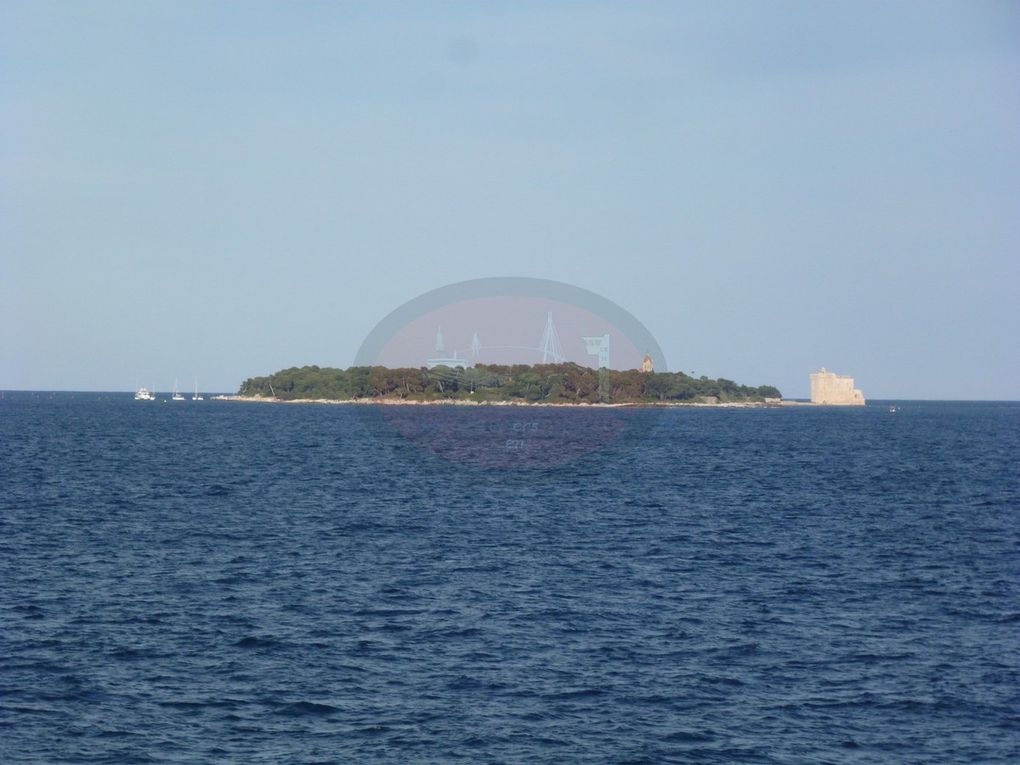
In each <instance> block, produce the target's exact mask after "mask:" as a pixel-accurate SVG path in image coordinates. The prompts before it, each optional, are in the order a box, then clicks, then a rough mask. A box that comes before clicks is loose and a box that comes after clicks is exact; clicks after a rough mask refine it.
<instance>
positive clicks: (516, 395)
mask: <svg viewBox="0 0 1020 765" xmlns="http://www.w3.org/2000/svg"><path fill="white" fill-rule="evenodd" d="M239 393H240V395H242V396H265V397H273V396H274V395H275V397H276V398H279V399H283V400H293V399H332V400H346V399H361V398H387V399H408V400H413V401H430V400H439V399H466V400H472V401H523V402H543V403H595V402H599V401H602V402H607V403H642V404H647V403H656V402H662V403H669V402H672V403H676V402H689V403H696V402H700V401H705V400H712V399H713V398H714V399H717V400H718V401H720V402H724V403H725V402H735V401H762V400H763V399H765V398H779V395H780V394H779V391H778V390H777V389H776V388H775V387H773V386H771V385H762V386H759V387H757V388H754V387H750V386H747V385H737V384H736V383H735V382H733V381H732V380H726V379H723V378H720V379H718V380H711V379H709V378H707V377H699V378H694V377H690V376H688V375H685V374H684V373H683V372H650V373H647V374H646V373H642V372H639V371H637V370H636V369H631V370H626V371H617V370H612V369H603V370H595V369H591V368H589V367H582V366H580V365H578V364H537V365H535V366H527V365H524V364H517V365H514V366H498V365H478V366H475V367H473V368H471V369H451V368H449V367H437V368H435V369H425V368H421V369H413V368H402V369H389V368H387V367H351V368H350V369H333V368H329V367H316V366H310V367H301V368H298V367H291V368H290V369H284V370H282V371H280V372H277V373H275V374H272V375H269V376H268V377H253V378H250V379H248V380H245V381H244V382H243V383H242V384H241V389H240V391H239ZM709 397H711V398H709Z"/></svg>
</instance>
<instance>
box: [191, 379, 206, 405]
mask: <svg viewBox="0 0 1020 765" xmlns="http://www.w3.org/2000/svg"><path fill="white" fill-rule="evenodd" d="M191 400H192V401H205V399H204V398H202V397H201V396H200V395H198V378H197V377H196V378H195V395H194V396H192V397H191Z"/></svg>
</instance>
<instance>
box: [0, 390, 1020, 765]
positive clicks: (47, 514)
mask: <svg viewBox="0 0 1020 765" xmlns="http://www.w3.org/2000/svg"><path fill="white" fill-rule="evenodd" d="M434 409H435V408H434V407H427V408H424V410H426V411H429V410H434ZM421 411H422V410H415V411H414V412H411V413H409V414H408V415H407V416H409V417H426V416H428V417H432V416H433V415H423V414H421ZM363 415H364V411H363V410H359V411H355V409H354V408H351V407H331V406H315V405H287V406H284V405H279V406H274V405H249V404H241V403H228V402H214V401H206V402H204V403H202V404H198V403H191V402H188V403H184V404H163V403H143V402H139V403H136V402H134V401H131V400H130V397H116V396H106V397H101V396H99V395H97V394H77V395H76V396H74V397H72V396H70V395H68V394H62V395H56V396H53V397H50V396H49V395H48V394H47V395H35V396H31V395H28V394H10V393H8V394H6V397H5V398H4V400H2V401H0V471H2V473H0V480H2V484H0V485H2V504H0V761H3V762H5V763H10V762H47V763H50V762H75V763H79V762H110V763H128V762H219V761H222V762H244V763H260V762H359V763H366V762H367V763H370V762H452V761H461V762H471V763H475V762H585V763H587V762H613V763H623V762H632V763H639V762H644V763H661V762H709V763H711V762H739V763H754V762H784V763H808V762H810V763H817V762H833V763H835V762H839V763H842V762H852V763H853V762H1007V761H1012V762H1015V761H1017V758H1018V757H1020V570H1018V563H1020V517H1018V514H1020V475H1018V470H1020V468H1018V464H1020V404H958V403H911V402H905V403H902V404H901V407H900V411H898V412H896V413H895V414H892V413H890V412H889V411H888V408H887V407H886V406H869V407H867V408H865V409H863V410H861V409H856V410H846V409H844V410H839V409H833V410H821V409H797V410H753V411H752V410H744V411H724V410H698V411H690V410H685V411H670V412H667V413H665V414H663V415H661V417H660V418H658V419H657V421H656V417H657V416H656V415H655V413H651V412H647V411H639V412H629V413H618V412H607V411H573V410H553V411H543V412H541V417H542V418H543V419H542V420H541V421H542V427H543V429H548V428H555V429H558V432H559V433H560V434H563V433H574V434H579V435H578V438H579V439H580V440H585V436H584V434H585V433H587V432H588V431H589V430H591V429H594V430H600V429H602V430H604V427H603V426H604V424H605V421H604V420H602V421H600V420H598V418H600V417H601V418H605V417H617V418H619V417H630V418H639V419H638V420H634V419H631V420H630V422H631V423H633V422H638V421H641V422H643V421H642V420H640V418H648V425H649V427H648V428H645V429H643V430H642V429H640V428H639V429H637V430H634V429H631V431H628V432H631V433H632V435H633V433H638V434H641V437H635V438H632V439H631V440H630V441H629V442H627V443H623V441H626V440H627V439H626V438H624V439H622V440H618V442H616V443H615V444H610V445H609V446H606V447H604V448H602V447H600V448H599V449H597V450H595V451H594V452H589V453H582V454H580V455H579V456H578V455H576V454H573V453H572V456H571V458H570V459H569V460H566V461H564V460H557V459H553V458H552V457H553V455H549V456H550V459H549V466H548V467H545V468H542V467H540V466H536V465H535V464H531V465H529V467H528V468H527V469H521V468H518V467H515V466H514V465H513V464H512V463H507V462H506V461H502V462H501V461H500V460H496V461H495V462H494V463H493V465H492V466H489V467H483V468H479V467H472V466H470V465H465V464H463V462H462V461H461V460H459V459H458V458H457V455H456V453H455V450H454V453H453V459H446V458H445V457H444V455H443V454H442V451H443V449H442V448H440V449H436V450H431V449H422V448H420V444H419V443H416V442H415V441H414V440H413V439H408V438H407V437H405V436H402V435H401V434H400V432H399V431H400V429H399V428H397V429H394V427H393V426H392V423H389V422H386V421H383V420H379V421H376V420H374V419H373V418H372V417H368V418H366V417H364V416H363ZM439 416H444V415H439ZM451 416H453V415H451ZM456 416H458V417H478V418H481V419H482V420H484V419H485V418H486V417H488V416H490V415H487V414H486V413H485V412H484V411H482V410H470V411H460V412H457V413H456ZM528 416H529V417H530V415H528ZM536 416H537V415H536ZM653 426H654V427H653ZM617 447H620V448H617ZM624 447H625V448H624ZM443 448H447V447H443ZM449 448H451V449H452V448H453V447H449Z"/></svg>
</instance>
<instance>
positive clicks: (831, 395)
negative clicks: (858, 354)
mask: <svg viewBox="0 0 1020 765" xmlns="http://www.w3.org/2000/svg"><path fill="white" fill-rule="evenodd" d="M811 403H812V404H827V405H841V406H847V405H849V406H864V394H863V393H862V392H861V391H860V389H858V388H855V387H854V378H852V377H847V376H846V375H838V374H836V373H835V372H829V371H828V370H826V369H825V367H822V368H821V369H820V370H819V371H817V372H814V373H812V375H811Z"/></svg>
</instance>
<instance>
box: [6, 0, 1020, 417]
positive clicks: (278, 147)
mask: <svg viewBox="0 0 1020 765" xmlns="http://www.w3.org/2000/svg"><path fill="white" fill-rule="evenodd" d="M0 108H2V112H0V178H2V182H0V327H2V332H0V388H6V389H11V388H29V389H89V390H127V389H129V388H131V387H132V386H133V385H135V384H136V382H138V383H141V384H144V385H151V384H153V383H155V384H156V386H157V387H158V388H159V389H160V390H166V389H168V388H169V386H170V385H171V384H172V382H173V379H174V377H175V376H177V377H180V378H181V381H182V384H183V385H184V386H186V387H190V385H191V384H192V382H191V381H192V378H193V377H195V376H197V377H198V378H199V380H200V381H201V385H202V387H203V388H204V389H206V390H233V389H235V388H236V387H237V385H238V383H239V382H240V381H241V380H242V379H243V378H245V377H248V376H250V375H256V374H264V373H268V372H271V371H274V370H276V369H278V368H280V367H285V366H291V365H301V364H320V365H338V366H347V365H349V364H350V363H351V362H352V361H353V358H354V354H355V352H356V350H357V348H358V346H359V345H360V343H361V341H362V339H363V338H364V337H365V335H366V334H367V333H368V332H369V331H370V330H371V328H372V327H373V326H374V325H375V323H376V322H377V321H379V320H380V319H381V318H382V317H383V316H385V315H386V314H387V313H388V312H389V311H390V310H391V309H393V308H395V307H396V306H398V305H399V304H401V303H403V302H404V301H406V300H408V299H410V298H413V297H415V296H416V295H418V294H420V293H422V292H425V291H427V290H429V289H432V288H435V287H439V286H442V285H444V284H447V283H450V282H454V281H461V280H464V279H472V278H478V277H488V276H530V277H541V278H548V279H556V280H561V281H566V282H570V283H572V284H576V285H578V286H580V287H584V288H586V289H589V290H593V291H595V292H598V293H600V294H602V295H604V296H606V297H607V298H609V299H611V300H613V301H615V302H616V303H618V304H620V305H622V306H623V307H624V308H626V309H628V310H629V311H631V312H632V313H633V314H634V315H635V316H637V318H638V319H640V320H641V321H642V322H643V323H644V324H645V325H646V326H647V327H648V329H649V330H650V331H651V332H652V334H653V335H655V337H656V338H657V339H658V341H659V344H660V345H661V346H662V349H663V351H664V353H665V355H666V358H667V359H668V361H669V364H670V367H671V368H672V369H683V370H686V371H691V370H694V371H696V372H697V373H698V374H708V375H711V376H713V377H714V376H719V375H721V376H725V377H729V378H732V379H736V380H738V381H740V382H744V383H749V384H761V383H774V384H776V385H778V386H779V387H780V388H781V389H782V390H783V392H784V393H785V394H786V395H788V396H804V395H806V394H807V389H808V384H807V375H808V373H809V372H810V371H812V370H813V369H815V368H817V367H819V366H822V365H825V366H827V367H829V368H830V369H835V370H836V371H839V372H843V373H848V374H852V375H854V376H855V377H856V378H857V381H858V384H859V385H860V386H861V387H862V388H863V389H864V392H865V394H866V395H867V396H869V397H871V398H882V397H902V398H1009V399H1017V398H1020V352H1018V348H1020V342H1018V335H1020V332H1018V330H1020V307H1018V304H1020V4H1017V3H1015V2H999V3H993V2H952V3H940V2H920V3H909V2H895V3H888V2H883V3H868V2H860V1H859V0H855V1H854V2H847V3H818V2H798V3H758V2H743V3H741V2H703V3H694V2H691V3H681V2H639V3H623V2H617V3H593V2H572V3H555V2H515V3H437V2H404V3H379V2H365V3H360V4H342V3H333V2H323V3H310V2H306V3H256V2H244V3H239V2H238V3H227V2H192V3H187V2H163V3H157V2H133V1H132V2H89V3H80V2H63V3H50V2H40V1H38V0H32V2H12V1H11V0H0Z"/></svg>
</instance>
